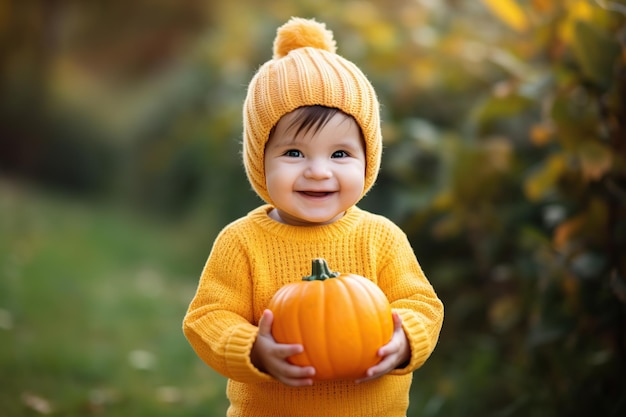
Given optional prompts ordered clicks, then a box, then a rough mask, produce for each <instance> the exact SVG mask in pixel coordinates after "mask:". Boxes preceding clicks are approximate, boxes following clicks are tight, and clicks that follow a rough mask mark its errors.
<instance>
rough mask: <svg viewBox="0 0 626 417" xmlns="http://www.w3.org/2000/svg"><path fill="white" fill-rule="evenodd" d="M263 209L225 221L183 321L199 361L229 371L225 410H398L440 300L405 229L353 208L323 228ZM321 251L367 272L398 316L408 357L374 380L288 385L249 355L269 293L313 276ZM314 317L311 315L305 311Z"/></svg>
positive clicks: (339, 265) (437, 322)
mask: <svg viewBox="0 0 626 417" xmlns="http://www.w3.org/2000/svg"><path fill="white" fill-rule="evenodd" d="M270 209H271V207H270V206H262V207H259V208H258V209H256V210H254V211H252V212H250V213H249V214H248V215H247V216H246V217H244V218H241V219H239V220H237V221H235V222H233V223H231V224H230V225H229V226H227V227H226V228H224V229H223V230H222V232H221V233H220V234H219V236H218V238H217V239H216V241H215V243H214V246H213V249H212V251H211V254H210V255H209V258H208V260H207V263H206V265H205V267H204V270H203V272H202V276H201V279H200V283H199V285H198V289H197V292H196V295H195V297H194V298H193V300H192V302H191V304H190V306H189V310H188V312H187V315H186V316H185V319H184V322H183V329H184V332H185V335H186V337H187V338H188V340H189V342H190V343H191V345H192V346H193V348H194V350H195V351H196V353H197V354H198V356H199V357H200V358H202V360H203V361H205V362H206V364H208V365H209V366H211V367H212V368H213V369H215V370H217V371H218V372H220V373H221V374H222V375H224V376H226V377H228V378H229V379H230V380H229V383H228V389H227V393H228V398H229V399H230V401H231V406H230V408H229V410H228V416H246V417H257V416H258V417H265V416H267V417H280V416H285V417H298V416H315V417H319V416H324V417H327V416H328V417H331V416H340V417H349V416H355V417H368V416H371V417H379V416H385V417H401V416H402V417H403V416H405V415H406V410H407V407H408V398H409V397H408V395H409V388H410V384H411V378H412V374H411V373H412V371H414V370H415V369H417V368H418V367H420V366H421V365H422V364H423V363H424V361H426V359H427V358H428V357H429V355H430V354H431V352H432V351H433V349H434V348H435V345H436V343H437V339H438V337H439V331H440V329H441V325H442V321H443V305H442V303H441V301H440V300H439V299H438V298H437V295H436V294H435V292H434V290H433V288H432V286H431V285H430V283H429V282H428V281H427V279H426V278H425V276H424V274H423V272H422V270H421V268H420V266H419V264H418V262H417V260H416V259H415V255H414V253H413V250H412V248H411V246H410V244H409V242H408V240H407V238H406V236H405V234H404V233H403V232H402V231H401V230H400V229H399V228H398V227H397V226H396V225H394V224H393V223H392V222H391V221H389V220H387V219H386V218H384V217H381V216H377V215H374V214H371V213H368V212H366V211H363V210H361V209H359V208H358V207H352V208H351V209H349V210H348V211H347V213H346V215H345V216H344V217H343V218H341V219H340V220H338V221H336V222H334V223H332V224H329V225H324V226H314V227H297V226H289V225H285V224H282V223H278V222H276V221H274V220H272V219H271V218H269V216H268V214H267V213H268V211H269V210H270ZM313 258H324V259H326V260H327V261H328V264H329V266H330V267H331V269H332V270H333V271H338V272H346V273H354V274H358V275H361V276H364V277H367V278H369V279H371V280H372V281H373V282H375V283H376V284H378V286H379V287H380V288H381V289H382V290H383V292H384V293H385V294H386V296H387V298H388V299H389V301H390V303H391V306H392V308H393V309H394V311H397V312H398V313H399V315H400V317H401V318H402V321H403V328H404V330H405V333H406V334H407V337H408V339H409V342H410V347H411V359H410V361H409V363H408V365H407V366H406V367H405V368H403V369H397V370H395V371H393V372H392V373H391V374H389V375H386V376H384V377H382V378H379V379H377V380H374V381H369V382H366V383H362V384H355V383H354V381H333V382H315V383H314V384H313V386H310V387H302V388H294V387H288V386H286V385H283V384H281V383H280V382H278V381H277V380H275V379H274V378H272V377H271V376H269V375H267V374H265V373H262V372H260V371H259V370H257V369H256V368H255V367H254V366H253V365H252V363H251V361H250V351H251V348H252V345H253V343H254V340H255V338H256V335H257V332H258V328H257V324H258V321H259V319H260V317H261V314H262V313H263V310H264V309H265V308H266V307H267V305H268V303H269V301H270V299H271V298H272V296H273V295H274V293H275V292H276V291H277V290H278V289H279V288H280V287H282V286H283V285H285V284H287V283H290V282H296V281H300V280H301V279H302V277H303V276H306V275H309V274H310V268H311V260H312V259H313ZM311 320H315V318H314V317H311Z"/></svg>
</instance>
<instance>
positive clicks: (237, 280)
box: [183, 228, 271, 383]
mask: <svg viewBox="0 0 626 417" xmlns="http://www.w3.org/2000/svg"><path fill="white" fill-rule="evenodd" d="M252 309H253V302H252V280H251V279H250V266H249V263H248V261H247V257H246V253H245V251H244V250H243V248H242V245H241V243H240V242H239V240H238V239H237V237H236V234H235V233H233V232H231V231H229V230H228V228H227V229H224V230H223V231H222V232H221V233H220V235H219V236H218V237H217V239H216V240H215V243H214V245H213V249H212V250H211V254H210V255H209V258H208V260H207V262H206V264H205V266H204V269H203V271H202V276H201V277H200V282H199V284H198V288H197V290H196V294H195V296H194V298H193V299H192V301H191V304H190V305H189V308H188V310H187V314H186V315H185V318H184V319H183V332H184V334H185V336H186V337H187V340H188V341H189V343H190V344H191V346H192V347H193V349H194V350H195V352H196V354H197V355H198V356H199V357H200V358H201V359H202V360H203V361H204V362H205V363H206V364H207V365H209V366H210V367H212V368H213V369H215V370H216V371H217V372H219V373H221V374H222V375H224V376H226V377H227V378H231V379H233V380H236V381H240V382H248V383H253V382H262V381H268V380H270V379H271V377H270V376H269V375H267V374H265V373H262V372H261V371H259V370H258V369H256V368H255V367H254V366H253V365H252V362H251V360H250V352H251V350H252V345H253V344H254V341H255V339H256V336H257V333H258V327H257V326H255V325H253V324H252V323H253V310H252Z"/></svg>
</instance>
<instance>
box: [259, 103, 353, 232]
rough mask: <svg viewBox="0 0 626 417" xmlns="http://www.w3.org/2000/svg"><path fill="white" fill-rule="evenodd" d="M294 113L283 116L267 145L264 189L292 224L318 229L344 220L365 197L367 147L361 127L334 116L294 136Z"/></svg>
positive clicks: (280, 216)
mask: <svg viewBox="0 0 626 417" xmlns="http://www.w3.org/2000/svg"><path fill="white" fill-rule="evenodd" d="M294 117H295V115H294V112H291V113H288V114H286V115H285V116H283V117H282V118H281V119H280V121H279V122H278V124H277V125H276V128H275V129H274V132H273V134H272V135H271V137H270V139H269V141H268V142H267V145H266V147H265V178H266V185H267V190H268V192H269V195H270V197H271V199H272V202H273V203H274V205H275V208H276V210H273V211H272V212H271V213H270V215H271V216H272V217H273V218H274V219H276V220H278V221H280V222H283V223H286V224H292V225H307V226H313V225H320V224H328V223H332V222H334V221H335V220H337V219H339V218H341V217H342V216H343V214H344V213H345V211H346V210H347V209H348V208H350V207H352V206H353V205H354V204H356V202H357V201H359V200H360V198H361V197H362V194H363V189H364V183H365V148H364V145H363V140H362V138H361V131H360V129H359V126H358V125H357V123H356V122H355V121H354V119H353V118H352V117H350V116H347V115H345V114H343V113H337V114H335V115H334V116H333V117H332V118H331V119H330V120H329V121H328V123H326V124H325V125H324V126H323V127H322V128H321V129H319V130H317V131H314V129H311V130H308V131H304V132H301V133H299V134H297V135H295V131H296V128H295V127H293V126H292V121H293V119H294Z"/></svg>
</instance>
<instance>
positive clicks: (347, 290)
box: [338, 275, 364, 377]
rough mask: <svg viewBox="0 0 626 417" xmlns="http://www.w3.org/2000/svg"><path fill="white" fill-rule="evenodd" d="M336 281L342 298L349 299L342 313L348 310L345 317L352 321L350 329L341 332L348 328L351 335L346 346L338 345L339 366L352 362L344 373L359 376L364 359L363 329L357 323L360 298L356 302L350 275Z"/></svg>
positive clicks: (358, 322)
mask: <svg viewBox="0 0 626 417" xmlns="http://www.w3.org/2000/svg"><path fill="white" fill-rule="evenodd" d="M348 280H349V281H348ZM338 281H339V284H338V285H340V286H341V288H342V289H343V290H344V299H346V300H349V301H350V305H349V306H346V309H345V310H344V311H342V314H347V312H349V313H350V316H351V317H350V318H348V319H347V322H348V323H354V324H353V325H352V327H351V328H350V329H344V330H343V332H342V333H345V332H346V331H347V330H350V331H351V332H352V337H349V338H348V343H347V346H339V349H340V352H341V355H340V356H341V358H342V363H341V364H340V366H341V367H346V366H347V365H348V364H352V365H353V366H352V367H351V368H350V369H349V370H347V371H346V374H347V375H348V376H353V377H360V376H362V375H360V374H359V368H360V367H361V366H360V365H361V363H362V362H363V359H364V357H363V350H364V346H363V329H362V326H360V325H359V324H360V321H359V310H360V306H359V304H360V299H359V302H356V299H357V298H359V297H358V295H355V291H354V287H353V286H352V285H351V283H352V281H354V279H353V278H352V277H350V276H348V275H344V276H342V277H340V279H339V280H338ZM357 356H358V357H357Z"/></svg>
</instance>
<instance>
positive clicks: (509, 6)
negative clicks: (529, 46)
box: [482, 0, 528, 32]
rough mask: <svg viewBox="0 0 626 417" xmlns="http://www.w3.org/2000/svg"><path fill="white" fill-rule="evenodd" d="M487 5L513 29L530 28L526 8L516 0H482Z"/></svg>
mask: <svg viewBox="0 0 626 417" xmlns="http://www.w3.org/2000/svg"><path fill="white" fill-rule="evenodd" d="M482 1H483V3H484V4H485V6H487V8H488V9H489V10H490V11H491V13H493V14H494V15H496V16H497V17H498V18H499V19H500V20H501V21H502V22H504V23H506V24H507V25H508V26H509V27H511V28H512V29H514V30H516V31H518V32H523V31H525V30H526V29H527V28H528V19H527V18H526V14H525V13H524V10H523V9H522V8H521V7H520V6H519V4H517V3H516V2H515V0H482Z"/></svg>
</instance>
